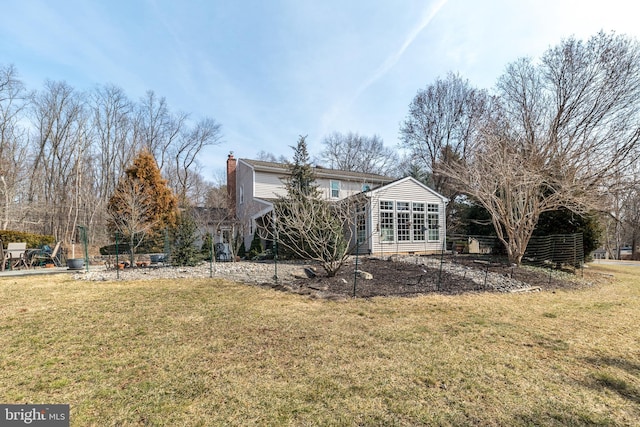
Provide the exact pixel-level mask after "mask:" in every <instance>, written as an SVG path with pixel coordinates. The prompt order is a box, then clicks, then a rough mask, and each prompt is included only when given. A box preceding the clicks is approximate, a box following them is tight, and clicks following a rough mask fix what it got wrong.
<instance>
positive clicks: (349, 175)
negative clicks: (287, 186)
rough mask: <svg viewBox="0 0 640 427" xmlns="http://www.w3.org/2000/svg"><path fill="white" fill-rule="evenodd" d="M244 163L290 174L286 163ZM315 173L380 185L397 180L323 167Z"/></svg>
mask: <svg viewBox="0 0 640 427" xmlns="http://www.w3.org/2000/svg"><path fill="white" fill-rule="evenodd" d="M240 160H242V161H243V162H245V163H247V164H249V165H251V166H252V167H253V168H254V169H256V170H261V171H269V172H283V173H288V166H287V164H285V163H275V162H265V161H263V160H251V159H240ZM313 173H314V174H315V175H316V177H319V178H336V179H337V178H342V179H348V180H352V181H354V180H357V181H363V182H371V183H373V182H378V183H388V182H392V181H394V180H395V178H391V177H388V176H384V175H378V174H374V173H361V172H352V171H344V170H339V169H329V168H325V167H322V166H314V167H313Z"/></svg>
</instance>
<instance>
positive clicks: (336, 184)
mask: <svg viewBox="0 0 640 427" xmlns="http://www.w3.org/2000/svg"><path fill="white" fill-rule="evenodd" d="M339 197H340V181H331V198H332V199H337V198H339Z"/></svg>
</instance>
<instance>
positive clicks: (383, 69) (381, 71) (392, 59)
mask: <svg viewBox="0 0 640 427" xmlns="http://www.w3.org/2000/svg"><path fill="white" fill-rule="evenodd" d="M448 1H449V0H440V1H438V3H436V5H435V6H434V7H433V8H432V9H431V10H430V11H429V13H427V14H426V15H425V16H424V18H423V19H422V21H421V22H420V23H419V24H418V25H416V27H415V28H414V29H413V30H412V31H411V32H410V33H409V35H408V36H407V38H406V39H405V41H404V43H403V44H402V46H401V47H400V49H398V51H397V52H395V53H394V54H393V55H391V56H389V57H388V58H387V59H386V61H384V63H383V64H382V65H381V66H380V67H378V69H377V70H376V72H375V73H374V74H373V75H372V76H371V77H369V79H368V80H367V81H366V82H364V83H363V84H362V85H361V86H360V87H359V88H358V91H357V92H356V94H355V96H354V98H353V99H354V100H355V99H357V98H358V97H359V96H360V95H361V94H362V92H364V91H365V90H367V88H368V87H369V86H371V85H372V84H373V83H375V82H376V81H377V80H379V79H380V78H381V77H382V76H384V75H385V74H387V72H389V70H390V69H391V68H393V67H394V66H395V65H396V64H397V63H398V61H399V60H400V58H401V57H402V55H403V54H404V52H405V51H406V50H407V49H408V48H409V46H411V44H412V43H413V42H414V41H415V39H416V37H418V35H419V34H420V33H421V32H422V30H424V29H425V28H426V27H427V26H428V25H429V24H430V23H431V21H432V20H433V18H435V16H436V15H437V14H438V12H440V9H442V7H443V6H444V5H445V4H447V2H448Z"/></svg>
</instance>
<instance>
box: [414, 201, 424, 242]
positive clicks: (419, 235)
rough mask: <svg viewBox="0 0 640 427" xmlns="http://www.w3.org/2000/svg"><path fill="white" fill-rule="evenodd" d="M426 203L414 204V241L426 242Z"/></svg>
mask: <svg viewBox="0 0 640 427" xmlns="http://www.w3.org/2000/svg"><path fill="white" fill-rule="evenodd" d="M424 225H425V224H424V203H415V202H414V203H413V240H414V241H417V242H422V241H424V232H425V226H424Z"/></svg>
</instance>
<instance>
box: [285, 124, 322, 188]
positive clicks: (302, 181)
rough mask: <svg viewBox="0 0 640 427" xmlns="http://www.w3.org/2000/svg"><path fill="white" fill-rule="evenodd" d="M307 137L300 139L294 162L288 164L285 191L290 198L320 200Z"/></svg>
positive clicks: (295, 149)
mask: <svg viewBox="0 0 640 427" xmlns="http://www.w3.org/2000/svg"><path fill="white" fill-rule="evenodd" d="M306 138H307V137H306V136H300V137H299V138H298V144H297V146H296V147H291V148H293V150H294V153H293V162H291V163H289V164H288V167H289V177H288V178H286V179H285V182H284V184H285V189H286V190H287V195H288V197H289V198H319V197H320V190H318V185H317V184H316V177H315V174H314V173H313V168H312V167H311V163H310V160H309V151H308V150H307V141H306Z"/></svg>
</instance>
